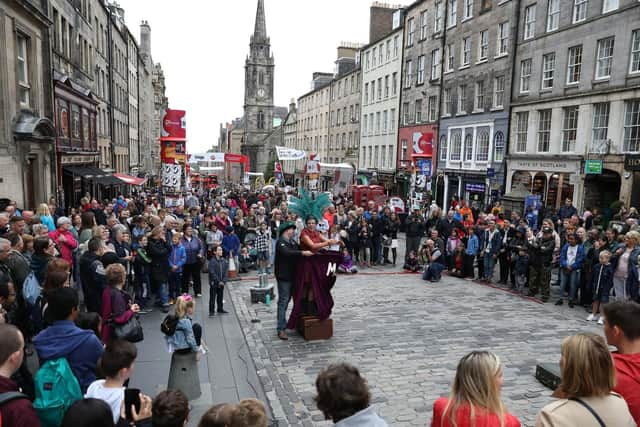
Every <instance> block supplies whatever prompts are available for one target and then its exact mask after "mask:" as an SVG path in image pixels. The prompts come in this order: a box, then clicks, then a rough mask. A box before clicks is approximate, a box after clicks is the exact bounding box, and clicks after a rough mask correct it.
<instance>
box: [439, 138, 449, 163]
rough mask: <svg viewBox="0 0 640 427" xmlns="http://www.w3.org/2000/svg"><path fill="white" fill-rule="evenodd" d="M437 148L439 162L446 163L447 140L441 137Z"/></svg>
mask: <svg viewBox="0 0 640 427" xmlns="http://www.w3.org/2000/svg"><path fill="white" fill-rule="evenodd" d="M438 148H439V150H438V151H439V152H440V161H441V162H446V161H447V138H446V137H445V136H444V135H442V137H441V138H440V147H438Z"/></svg>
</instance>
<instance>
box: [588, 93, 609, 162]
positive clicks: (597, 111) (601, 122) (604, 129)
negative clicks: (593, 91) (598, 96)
mask: <svg viewBox="0 0 640 427" xmlns="http://www.w3.org/2000/svg"><path fill="white" fill-rule="evenodd" d="M608 133H609V103H608V102H601V103H599V104H593V130H592V133H591V141H592V145H591V146H592V148H595V149H599V148H600V147H601V146H602V144H603V143H605V142H606V141H607V136H608ZM598 152H600V151H598Z"/></svg>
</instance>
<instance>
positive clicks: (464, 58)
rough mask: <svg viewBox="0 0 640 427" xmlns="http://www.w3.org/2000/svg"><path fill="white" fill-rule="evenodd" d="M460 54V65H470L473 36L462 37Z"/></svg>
mask: <svg viewBox="0 0 640 427" xmlns="http://www.w3.org/2000/svg"><path fill="white" fill-rule="evenodd" d="M460 56H461V60H460V62H461V63H460V66H465V65H469V62H471V37H465V38H464V39H462V55H460Z"/></svg>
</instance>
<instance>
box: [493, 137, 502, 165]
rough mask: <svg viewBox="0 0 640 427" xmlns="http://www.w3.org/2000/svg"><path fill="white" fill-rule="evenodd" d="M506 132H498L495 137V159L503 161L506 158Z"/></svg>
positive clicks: (495, 160)
mask: <svg viewBox="0 0 640 427" xmlns="http://www.w3.org/2000/svg"><path fill="white" fill-rule="evenodd" d="M504 149H505V144H504V134H503V133H502V132H496V134H495V136H494V137H493V153H494V154H493V161H494V162H501V161H503V160H504Z"/></svg>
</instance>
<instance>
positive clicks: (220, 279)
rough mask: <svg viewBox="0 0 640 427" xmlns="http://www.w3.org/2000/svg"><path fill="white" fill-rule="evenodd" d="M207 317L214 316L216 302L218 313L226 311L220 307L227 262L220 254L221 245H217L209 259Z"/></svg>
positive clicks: (225, 282)
mask: <svg viewBox="0 0 640 427" xmlns="http://www.w3.org/2000/svg"><path fill="white" fill-rule="evenodd" d="M208 271H209V317H213V316H215V312H216V310H215V309H216V302H217V303H218V313H219V314H225V313H227V312H226V311H225V309H224V308H223V307H222V304H223V301H224V300H223V297H224V287H225V286H226V284H227V274H228V271H229V262H228V261H227V260H226V259H225V258H223V256H222V247H221V246H218V247H217V248H216V251H215V252H214V257H213V258H211V259H210V260H209V266H208Z"/></svg>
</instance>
